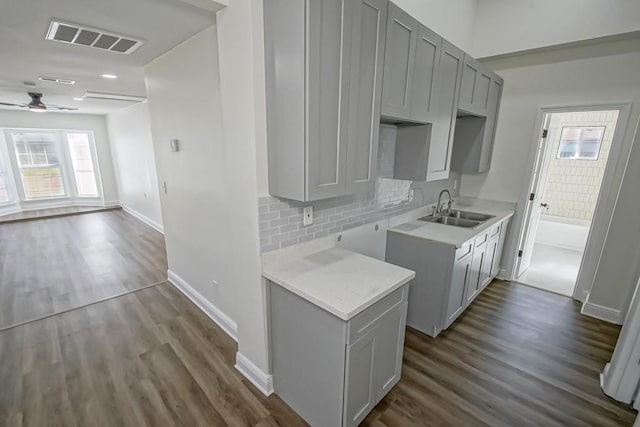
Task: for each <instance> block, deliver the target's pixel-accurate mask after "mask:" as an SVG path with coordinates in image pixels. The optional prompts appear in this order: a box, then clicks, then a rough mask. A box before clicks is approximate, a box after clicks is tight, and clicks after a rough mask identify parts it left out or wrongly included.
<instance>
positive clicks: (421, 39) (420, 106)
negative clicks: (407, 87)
mask: <svg viewBox="0 0 640 427" xmlns="http://www.w3.org/2000/svg"><path fill="white" fill-rule="evenodd" d="M441 47H442V38H441V37H440V36H439V35H437V34H436V33H434V32H433V31H431V30H430V29H428V28H427V27H425V26H424V25H418V40H417V44H416V58H415V64H414V72H413V82H412V83H413V85H412V86H413V87H412V91H411V111H410V119H411V120H415V121H417V122H425V123H433V122H434V121H436V120H437V119H438V114H437V113H438V101H439V100H437V99H436V85H437V83H436V81H437V80H436V76H437V75H438V74H437V73H438V63H439V61H440V50H441Z"/></svg>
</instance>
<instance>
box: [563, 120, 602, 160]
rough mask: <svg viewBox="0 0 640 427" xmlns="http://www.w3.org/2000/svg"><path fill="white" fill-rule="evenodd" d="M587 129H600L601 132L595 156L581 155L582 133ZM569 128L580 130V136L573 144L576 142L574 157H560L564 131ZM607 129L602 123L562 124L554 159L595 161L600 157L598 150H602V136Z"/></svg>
mask: <svg viewBox="0 0 640 427" xmlns="http://www.w3.org/2000/svg"><path fill="white" fill-rule="evenodd" d="M587 129H598V130H601V134H600V140H599V141H598V151H597V152H596V156H595V157H585V156H582V155H581V153H582V150H581V147H582V144H584V142H585V141H584V133H585V130H587ZM569 130H579V132H580V136H579V138H578V139H577V140H576V142H575V144H576V150H575V155H576V156H575V157H562V156H560V154H561V153H563V152H565V151H563V150H562V147H563V144H562V143H563V141H566V139H564V135H565V131H569ZM606 131H607V127H606V126H603V125H597V126H582V125H580V126H563V127H562V129H561V130H560V141H559V143H558V151H557V152H556V159H557V160H588V161H597V160H598V159H600V151H602V143H603V142H604V136H605V133H606Z"/></svg>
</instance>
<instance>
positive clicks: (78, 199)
mask: <svg viewBox="0 0 640 427" xmlns="http://www.w3.org/2000/svg"><path fill="white" fill-rule="evenodd" d="M0 132H2V133H3V135H2V136H1V137H2V138H4V140H5V143H4V144H0V145H2V146H3V147H0V153H1V154H3V155H4V156H6V157H5V159H6V160H7V161H6V163H5V166H6V167H7V171H6V172H7V176H8V177H10V180H11V181H13V182H12V183H11V184H12V185H11V186H12V194H13V196H14V198H13V199H14V201H13V204H17V205H18V206H19V207H20V209H19V210H23V211H24V210H33V209H45V208H55V207H65V206H73V205H92V206H93V205H95V206H103V205H104V191H103V186H102V175H101V173H100V161H99V159H98V153H97V148H96V141H95V135H94V132H93V131H92V130H86V129H40V128H13V127H12V128H2V129H0ZM13 132H35V133H37V132H42V133H57V135H58V138H59V140H58V143H59V144H58V150H59V151H61V153H59V155H60V157H61V158H63V159H64V160H63V162H65V165H62V178H63V185H64V188H65V191H66V195H64V196H54V197H46V198H45V197H43V198H34V199H27V198H26V196H25V194H24V188H23V185H22V178H21V175H20V169H19V166H18V162H17V158H16V155H15V145H14V142H13V138H12V135H11V133H13ZM67 133H85V134H87V135H88V136H89V147H90V150H91V156H92V159H93V166H94V174H95V178H96V186H97V190H98V195H97V196H79V195H78V194H77V193H78V191H77V184H76V182H75V176H74V173H73V170H72V168H73V167H72V166H71V165H72V161H71V156H70V153H69V148H68V140H67V138H66V135H67ZM1 206H3V207H4V206H7V205H6V204H3V205H1Z"/></svg>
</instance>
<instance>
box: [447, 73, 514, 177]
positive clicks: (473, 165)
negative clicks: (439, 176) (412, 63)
mask: <svg viewBox="0 0 640 427" xmlns="http://www.w3.org/2000/svg"><path fill="white" fill-rule="evenodd" d="M485 74H486V75H489V76H490V78H491V81H490V82H489V87H488V92H487V108H486V111H485V115H482V116H476V115H465V116H462V117H458V118H457V120H456V123H455V133H454V143H453V153H452V156H451V158H452V163H451V169H452V170H455V171H457V172H461V173H466V174H478V173H484V172H487V171H488V170H489V169H490V167H491V157H492V153H493V144H494V140H495V130H496V124H497V120H498V113H499V112H500V99H501V97H502V85H503V80H502V78H500V77H499V76H497V75H496V74H494V73H491V72H488V73H487V72H485V73H484V74H483V75H485ZM463 83H464V78H463ZM461 97H462V95H461ZM460 103H462V100H460Z"/></svg>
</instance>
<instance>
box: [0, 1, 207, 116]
mask: <svg viewBox="0 0 640 427" xmlns="http://www.w3.org/2000/svg"><path fill="white" fill-rule="evenodd" d="M0 11H2V13H0V58H2V66H0V102H10V103H28V102H29V101H30V98H29V97H28V96H27V92H28V91H29V92H34V91H35V92H42V93H43V97H42V101H43V102H44V103H45V104H56V105H61V106H67V107H77V108H79V110H78V111H77V112H78V113H86V114H108V113H110V112H112V111H115V110H118V109H121V108H125V107H128V106H130V105H132V103H131V102H123V101H106V100H89V99H85V100H84V101H75V100H73V98H74V97H82V96H83V95H84V93H85V92H86V91H92V92H107V93H115V94H121V95H135V96H145V86H144V65H145V64H147V63H149V62H150V61H152V60H153V59H155V58H157V57H158V56H160V55H162V54H163V53H165V52H167V51H169V50H170V49H171V48H173V47H175V46H177V45H178V44H180V43H181V42H183V41H184V40H186V39H188V38H189V37H191V36H193V35H194V34H197V33H198V32H200V31H202V30H204V29H205V28H207V27H210V26H211V25H213V24H214V23H215V15H214V14H213V13H211V12H207V11H205V10H203V9H199V8H197V7H195V6H191V5H189V4H186V3H184V2H183V1H180V0H109V1H104V0H0ZM52 19H57V20H60V21H63V22H69V23H73V24H78V25H81V26H87V27H93V28H96V29H100V30H104V31H106V32H109V33H116V34H123V35H127V36H130V37H133V38H136V39H141V40H143V41H144V44H143V45H142V46H141V47H140V48H138V49H137V50H136V51H134V52H133V53H131V54H129V55H124V54H119V53H114V52H109V51H105V50H101V49H96V48H90V47H84V46H76V45H72V44H66V43H60V42H56V41H49V40H45V35H46V33H47V30H48V29H49V24H50V22H51V20H52ZM102 74H114V75H116V76H118V78H117V79H113V80H108V79H105V78H103V77H102ZM39 76H46V77H57V78H64V79H70V80H75V81H76V83H75V84H74V85H62V84H59V83H50V82H42V81H39V80H38V77H39ZM25 81H30V82H34V83H36V84H37V87H35V88H33V87H25V86H24V82H25ZM0 108H2V107H0ZM4 108H12V107H4ZM14 109H16V108H14Z"/></svg>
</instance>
